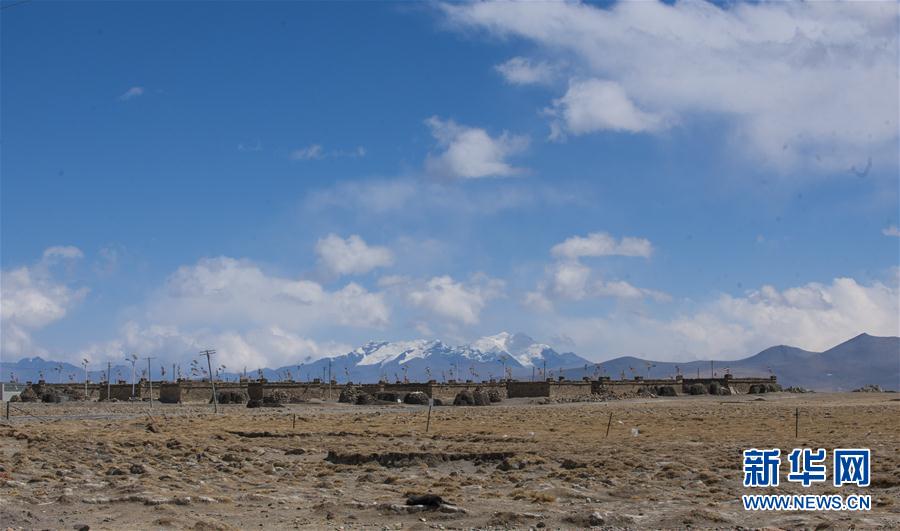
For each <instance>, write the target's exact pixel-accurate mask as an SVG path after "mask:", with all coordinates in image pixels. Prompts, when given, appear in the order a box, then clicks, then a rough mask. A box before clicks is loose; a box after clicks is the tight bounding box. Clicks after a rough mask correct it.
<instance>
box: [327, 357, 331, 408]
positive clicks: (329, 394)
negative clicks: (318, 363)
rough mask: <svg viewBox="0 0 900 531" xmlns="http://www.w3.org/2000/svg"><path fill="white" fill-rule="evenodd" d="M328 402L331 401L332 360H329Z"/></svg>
mask: <svg viewBox="0 0 900 531" xmlns="http://www.w3.org/2000/svg"><path fill="white" fill-rule="evenodd" d="M328 400H331V358H328Z"/></svg>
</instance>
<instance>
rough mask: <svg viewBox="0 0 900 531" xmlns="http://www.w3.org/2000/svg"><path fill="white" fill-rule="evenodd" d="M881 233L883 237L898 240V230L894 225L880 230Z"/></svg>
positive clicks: (899, 231)
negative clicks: (891, 237)
mask: <svg viewBox="0 0 900 531" xmlns="http://www.w3.org/2000/svg"><path fill="white" fill-rule="evenodd" d="M881 233H882V234H884V235H885V236H893V237H894V238H900V229H898V228H897V226H896V225H891V226H889V227H885V228H883V229H881Z"/></svg>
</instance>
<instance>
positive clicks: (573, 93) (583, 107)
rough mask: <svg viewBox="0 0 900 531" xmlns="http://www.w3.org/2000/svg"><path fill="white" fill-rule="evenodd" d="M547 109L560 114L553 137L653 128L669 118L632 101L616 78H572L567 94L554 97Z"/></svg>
mask: <svg viewBox="0 0 900 531" xmlns="http://www.w3.org/2000/svg"><path fill="white" fill-rule="evenodd" d="M546 113H547V114H548V115H550V116H553V117H555V118H556V120H555V121H554V122H553V123H552V124H551V133H550V137H551V139H554V140H556V139H561V138H562V137H563V136H564V134H565V133H571V134H573V135H583V134H585V133H593V132H595V131H603V130H610V131H625V132H629V133H641V132H653V131H658V130H660V129H663V128H664V127H665V122H664V121H663V119H662V117H660V116H659V115H656V114H652V113H648V112H644V111H642V110H641V109H639V108H638V107H637V106H636V105H635V104H634V102H632V101H631V100H630V99H629V98H628V95H627V94H626V93H625V90H624V89H623V88H622V86H621V85H619V84H618V83H616V82H613V81H604V80H600V79H588V80H583V81H572V82H571V83H570V84H569V90H568V91H566V93H565V95H563V97H561V98H559V99H556V100H554V101H553V106H552V107H551V108H549V109H547V110H546Z"/></svg>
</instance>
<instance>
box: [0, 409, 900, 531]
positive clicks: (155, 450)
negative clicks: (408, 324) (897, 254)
mask: <svg viewBox="0 0 900 531" xmlns="http://www.w3.org/2000/svg"><path fill="white" fill-rule="evenodd" d="M798 407H799V408H800V411H801V415H800V437H799V438H797V439H795V438H794V413H795V408H798ZM222 409H223V412H220V413H219V414H218V415H214V414H212V411H211V410H210V408H207V407H205V406H179V405H167V406H162V405H159V404H154V406H153V411H152V413H150V414H151V415H152V418H151V417H150V416H148V412H149V410H148V408H147V404H109V405H100V404H59V405H50V404H18V405H17V409H15V410H13V419H12V420H11V421H4V422H3V425H2V426H0V466H2V471H0V522H2V525H3V526H4V527H9V528H13V529H20V528H24V529H78V528H82V526H85V525H86V526H89V527H90V529H167V528H179V529H184V528H193V529H232V528H242V529H254V528H256V529H259V528H265V529H284V528H288V529H289V528H314V529H355V528H363V527H365V528H376V529H397V528H403V529H431V528H437V529H443V528H448V529H449V528H499V529H507V528H517V529H518V528H523V529H528V528H543V527H547V528H584V527H589V526H592V525H593V526H596V527H602V528H613V529H619V528H632V529H635V528H636V529H670V528H687V527H692V528H719V529H733V528H737V527H751V528H753V527H767V526H768V527H776V528H784V529H795V528H809V529H827V528H829V527H833V528H839V529H847V528H854V527H855V528H858V529H872V528H898V527H900V395H897V394H893V393H865V394H863V393H855V394H807V395H791V394H784V393H777V394H768V395H763V396H761V397H760V396H755V395H746V396H730V397H682V398H677V399H662V398H658V399H643V400H623V401H615V402H606V403H583V404H579V403H575V404H555V405H537V404H534V403H532V402H531V401H529V400H518V401H507V402H504V403H502V404H496V405H492V406H487V407H452V406H451V407H438V408H435V409H434V411H433V413H432V417H431V426H430V431H429V432H428V433H426V432H425V425H426V415H427V407H423V406H400V405H398V406H345V405H338V404H299V405H290V406H288V407H285V408H282V409H247V408H244V407H241V406H225V407H222ZM26 411H27V412H28V413H30V414H31V415H35V416H39V417H45V416H51V417H50V418H34V417H31V416H28V415H26V414H25V412H26ZM610 413H611V414H612V422H611V424H609V418H610V417H609V415H610ZM104 415H105V417H104ZM54 416H55V417H54ZM295 416H296V419H295ZM295 423H296V425H294V424H295ZM608 424H609V425H610V430H609V436H608V437H606V430H607V425H608ZM751 447H756V448H781V450H782V453H783V454H786V453H788V452H789V451H790V450H791V449H792V448H795V447H808V448H826V449H828V452H829V463H830V454H831V450H832V449H833V448H837V447H844V448H856V447H862V448H871V450H872V485H871V486H870V487H868V488H856V487H846V486H845V487H841V488H834V487H832V486H831V485H830V477H831V476H830V470H829V481H828V482H827V483H826V484H816V485H814V486H812V487H809V488H806V489H804V488H803V487H802V486H800V485H799V484H797V483H789V482H787V481H786V480H785V479H784V477H785V475H786V473H787V468H786V467H787V460H786V459H785V460H784V462H783V464H782V482H781V485H780V486H779V487H774V488H769V489H746V488H744V487H742V484H741V480H742V471H741V467H742V463H741V452H742V451H743V450H744V449H747V448H751ZM854 492H857V493H866V494H870V495H871V496H872V499H873V504H872V505H873V506H872V510H871V511H866V512H856V513H853V512H776V511H772V512H758V511H757V512H746V511H744V510H743V508H742V506H741V504H740V496H741V494H751V493H766V494H768V493H802V494H827V493H839V494H843V495H847V494H850V493H854ZM418 494H436V495H439V496H440V497H442V498H443V500H444V502H445V505H444V506H442V507H440V508H438V509H426V510H419V509H421V507H413V508H410V506H408V505H406V500H407V497H408V496H409V495H418Z"/></svg>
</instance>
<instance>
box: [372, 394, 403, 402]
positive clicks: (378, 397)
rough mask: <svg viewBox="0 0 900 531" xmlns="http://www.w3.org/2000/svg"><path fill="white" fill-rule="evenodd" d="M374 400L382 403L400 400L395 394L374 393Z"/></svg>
mask: <svg viewBox="0 0 900 531" xmlns="http://www.w3.org/2000/svg"><path fill="white" fill-rule="evenodd" d="M375 399H376V400H380V401H382V402H397V400H399V399H400V396H399V395H398V394H397V393H387V392H381V393H375Z"/></svg>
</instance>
